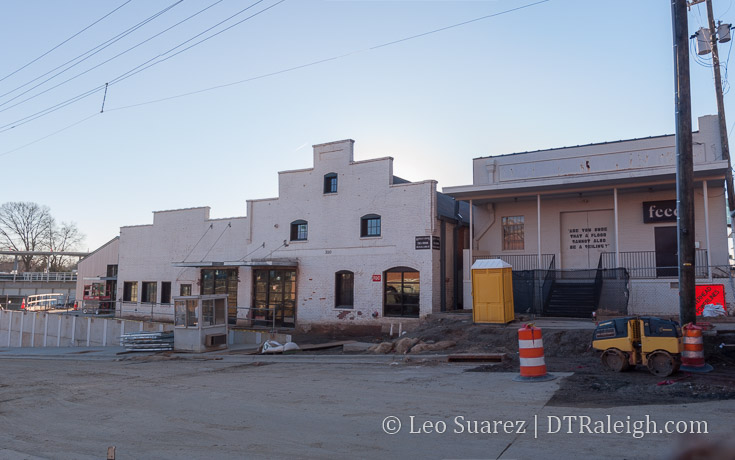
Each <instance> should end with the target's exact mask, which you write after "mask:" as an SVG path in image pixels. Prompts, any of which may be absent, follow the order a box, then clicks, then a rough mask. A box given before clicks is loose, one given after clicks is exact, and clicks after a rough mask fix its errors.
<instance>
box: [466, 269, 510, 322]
mask: <svg viewBox="0 0 735 460" xmlns="http://www.w3.org/2000/svg"><path fill="white" fill-rule="evenodd" d="M514 319H515V315H514V312H513V267H511V265H510V264H509V263H507V262H505V261H503V260H500V259H480V260H477V261H476V262H475V263H474V264H472V321H473V322H475V323H497V324H505V323H509V322H511V321H513V320H514Z"/></svg>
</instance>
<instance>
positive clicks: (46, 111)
mask: <svg viewBox="0 0 735 460" xmlns="http://www.w3.org/2000/svg"><path fill="white" fill-rule="evenodd" d="M180 1H183V0H180ZM263 1H265V0H258V1H257V2H255V3H253V4H252V5H250V6H248V7H246V8H244V9H242V10H240V11H239V12H238V13H235V14H234V15H232V16H230V17H229V18H227V19H225V20H224V21H221V22H219V23H218V24H216V25H214V26H212V27H210V28H209V29H207V30H205V31H203V32H200V33H199V34H197V35H195V36H194V37H192V38H190V39H188V40H186V41H184V42H182V43H181V44H179V45H177V46H175V47H173V48H171V49H169V50H168V51H166V52H164V53H161V54H159V55H158V56H156V57H155V58H152V59H149V60H148V61H146V62H144V63H143V64H140V65H138V66H137V67H134V68H133V69H131V70H128V71H127V72H125V73H123V74H121V75H118V76H117V77H115V78H113V79H112V80H110V81H109V82H107V83H105V84H104V85H99V86H97V87H95V88H92V89H90V90H87V91H85V92H84V93H81V94H78V95H76V96H74V97H72V98H70V99H67V100H66V101H63V102H60V103H58V104H56V105H53V106H51V107H47V108H45V109H43V110H41V111H39V112H36V113H34V114H32V115H28V116H26V117H23V118H20V119H17V120H14V121H12V122H10V123H7V124H5V125H2V126H0V133H4V132H6V131H8V130H10V129H13V128H16V127H18V126H21V125H24V124H26V123H29V122H31V121H33V120H36V119H38V118H41V117H43V116H46V115H48V114H50V113H53V112H55V111H57V110H59V109H61V108H64V107H66V106H68V105H70V104H73V103H74V102H77V101H79V100H81V99H84V98H86V97H88V96H91V95H92V94H94V93H96V92H98V91H100V90H102V89H104V88H105V87H108V86H111V85H114V84H116V83H119V82H121V81H123V80H126V79H128V78H130V77H132V76H133V75H136V74H138V73H140V72H143V71H144V70H146V69H148V68H150V67H153V66H154V65H156V64H160V63H161V62H164V61H166V60H168V59H171V58H172V57H174V56H176V55H178V54H181V53H183V52H184V51H187V50H189V49H191V48H193V47H195V46H197V45H199V44H201V43H204V42H205V41H207V40H209V39H210V38H213V37H215V36H217V35H219V34H221V33H223V32H225V31H227V30H229V29H231V28H233V27H235V26H237V25H239V24H241V23H243V22H245V21H247V20H249V19H251V18H253V17H255V16H258V15H259V14H261V13H264V12H265V11H268V10H269V9H271V8H273V7H275V6H276V5H279V4H281V3H283V2H285V1H286V0H280V1H279V2H277V3H274V4H273V5H271V6H269V7H267V8H264V9H263V10H261V11H258V12H257V13H254V14H252V15H250V16H248V17H247V18H245V19H242V20H240V21H238V22H237V23H235V24H233V25H231V26H229V27H227V28H225V29H223V30H220V31H219V32H216V33H214V34H212V35H210V36H208V37H206V38H204V39H202V40H200V41H198V42H196V43H194V44H193V45H191V46H188V47H186V48H184V49H182V50H180V51H178V52H176V53H174V54H172V55H171V56H168V57H166V58H164V59H161V60H159V61H156V62H153V63H152V64H149V65H147V66H145V67H143V68H140V67H141V66H144V65H146V64H147V63H150V62H151V61H152V60H154V59H156V58H158V57H160V56H164V55H166V54H168V53H170V52H171V51H173V50H175V49H176V48H179V47H181V46H182V45H183V44H186V43H188V42H190V41H191V40H193V39H194V38H196V37H199V36H201V35H202V34H204V33H206V32H208V31H210V30H212V29H213V28H214V27H217V26H219V25H220V24H222V23H224V22H226V21H228V20H229V19H231V18H233V17H235V16H237V15H239V14H241V13H243V12H244V11H247V10H248V9H250V8H252V7H253V6H255V5H257V4H259V3H262V2H263ZM136 69H137V70H136ZM0 105H1V104H0Z"/></svg>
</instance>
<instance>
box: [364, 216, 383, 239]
mask: <svg viewBox="0 0 735 460" xmlns="http://www.w3.org/2000/svg"><path fill="white" fill-rule="evenodd" d="M382 227H383V222H382V218H381V217H380V215H378V214H365V215H364V216H362V217H361V218H360V238H377V237H379V236H381V235H382V233H383V232H382Z"/></svg>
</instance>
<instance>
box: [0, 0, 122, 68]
mask: <svg viewBox="0 0 735 460" xmlns="http://www.w3.org/2000/svg"><path fill="white" fill-rule="evenodd" d="M131 1H132V0H127V1H126V2H125V3H123V4H122V5H120V6H118V7H117V8H115V9H114V10H112V11H110V12H109V13H107V14H106V15H104V16H102V17H101V18H99V19H97V20H96V21H94V22H93V23H92V24H90V25H88V26H87V27H85V28H84V29H82V30H80V31H79V32H77V33H75V34H74V35H72V36H71V37H69V38H67V39H66V40H64V41H62V42H61V43H59V44H58V45H56V46H54V47H53V48H51V49H50V50H48V51H46V52H45V53H43V54H42V55H40V56H38V57H37V58H35V59H33V60H31V61H30V62H28V63H27V64H25V65H23V66H21V67H19V68H18V69H16V70H14V71H12V72H10V73H9V74H7V75H5V76H4V77H2V78H0V81H4V80H5V79H7V78H8V77H12V76H13V75H15V74H16V73H18V72H20V71H21V70H23V69H25V68H26V67H28V66H29V65H31V64H33V63H35V62H37V61H38V60H40V59H42V58H44V57H46V56H47V55H48V54H50V53H51V52H53V51H55V50H56V49H58V48H59V47H61V46H62V45H64V44H65V43H67V42H69V41H70V40H72V39H74V38H76V37H77V36H79V35H80V34H82V33H83V32H85V31H87V30H88V29H90V28H91V27H92V26H94V25H96V24H97V23H99V22H100V21H102V20H103V19H105V18H107V17H108V16H110V15H112V14H113V13H115V12H116V11H117V10H119V9H120V8H122V7H123V6H125V5H127V4H128V3H130V2H131Z"/></svg>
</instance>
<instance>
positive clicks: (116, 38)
mask: <svg viewBox="0 0 735 460" xmlns="http://www.w3.org/2000/svg"><path fill="white" fill-rule="evenodd" d="M183 1H184V0H178V1H176V2H174V3H173V4H171V5H169V6H167V7H166V8H164V9H162V10H161V11H159V12H157V13H155V14H153V15H152V16H149V17H148V18H146V19H144V20H143V21H141V22H139V23H138V24H136V25H134V26H132V27H130V28H128V29H127V30H124V31H123V32H120V33H119V34H117V35H115V36H114V37H112V38H110V39H108V40H107V41H104V42H102V43H101V44H99V45H97V46H95V47H94V48H91V49H89V50H87V51H85V52H84V53H82V54H80V55H78V56H76V57H74V58H72V59H70V60H68V61H66V62H64V63H63V64H61V65H59V66H56V67H54V68H53V69H51V70H49V71H48V72H46V73H44V74H42V75H39V76H38V77H36V78H34V79H33V80H30V81H28V82H26V83H24V84H22V85H20V86H17V87H15V88H13V89H12V90H10V91H8V92H6V93H3V94H0V98H1V97H5V96H7V95H9V94H12V93H14V92H15V91H17V90H19V89H21V88H24V87H26V86H28V85H30V84H31V83H33V82H35V81H37V80H40V79H41V78H43V77H45V76H46V75H48V74H50V73H52V72H55V71H56V70H59V69H60V68H62V67H64V66H65V65H67V64H70V63H73V64H71V65H70V66H68V67H67V68H65V69H64V70H62V71H60V72H58V73H56V74H54V75H52V76H51V77H49V78H47V79H46V80H44V81H42V82H41V83H39V84H37V85H35V86H34V87H32V88H30V89H28V90H26V91H24V92H22V93H21V94H19V95H16V96H15V97H13V98H12V99H10V100H9V101H6V102H4V103H3V104H0V105H4V104H7V103H8V102H10V101H13V100H15V99H17V98H18V97H20V96H22V95H24V94H26V93H28V92H29V91H32V90H33V89H35V88H38V87H39V86H41V85H43V84H44V83H46V82H48V81H50V80H52V79H54V78H56V77H57V76H59V75H61V74H63V73H64V72H66V71H67V70H69V69H72V68H74V67H76V66H77V65H79V64H81V63H82V62H84V61H86V60H87V59H89V58H91V57H92V56H94V55H96V54H97V53H99V52H100V51H102V50H104V49H106V48H108V47H109V46H112V45H113V44H115V43H117V42H118V41H120V40H122V39H123V38H125V37H126V36H128V35H130V34H131V33H133V32H135V31H136V30H138V29H140V28H141V27H143V26H144V25H146V24H148V23H149V22H151V21H153V20H154V19H156V18H158V17H159V16H161V15H163V14H164V13H166V12H168V11H170V10H171V9H172V8H174V7H175V6H177V5H179V4H181V2H183ZM85 55H87V56H86V57H83V56H85ZM77 60H78V62H74V61H77Z"/></svg>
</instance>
